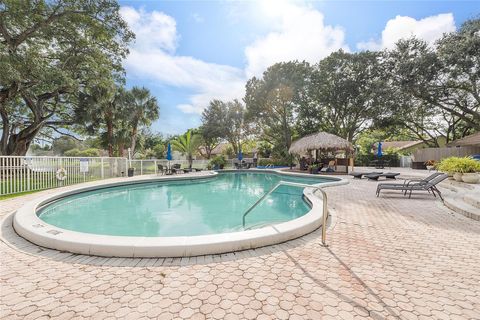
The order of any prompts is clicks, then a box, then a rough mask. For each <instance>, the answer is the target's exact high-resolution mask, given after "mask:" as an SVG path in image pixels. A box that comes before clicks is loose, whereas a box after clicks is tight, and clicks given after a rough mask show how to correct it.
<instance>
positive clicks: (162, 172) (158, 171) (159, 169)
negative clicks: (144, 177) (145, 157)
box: [157, 164, 167, 175]
mask: <svg viewBox="0 0 480 320" xmlns="http://www.w3.org/2000/svg"><path fill="white" fill-rule="evenodd" d="M166 172H167V168H164V167H163V165H161V164H157V173H158V174H161V175H164V174H165V173H166Z"/></svg>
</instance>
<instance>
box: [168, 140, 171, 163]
mask: <svg viewBox="0 0 480 320" xmlns="http://www.w3.org/2000/svg"><path fill="white" fill-rule="evenodd" d="M167 160H168V161H170V160H172V146H170V142H169V143H168V146H167Z"/></svg>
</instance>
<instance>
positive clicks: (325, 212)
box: [242, 181, 328, 246]
mask: <svg viewBox="0 0 480 320" xmlns="http://www.w3.org/2000/svg"><path fill="white" fill-rule="evenodd" d="M281 185H286V186H294V187H303V188H313V189H316V190H320V192H321V193H322V200H323V212H322V244H323V245H324V246H326V245H327V218H328V206H327V194H326V193H325V191H323V189H322V187H320V186H315V185H311V184H305V183H297V182H287V181H280V182H279V183H277V184H276V185H275V186H274V187H273V188H272V189H270V190H269V191H268V192H267V193H265V194H264V195H263V196H262V197H261V198H260V199H258V200H257V201H256V202H255V203H254V204H253V205H252V206H251V207H250V208H249V209H248V210H247V211H245V213H244V214H243V218H242V219H243V228H244V229H245V218H246V216H247V214H249V213H250V212H251V211H252V210H253V209H254V208H255V207H256V206H257V205H258V204H259V203H260V202H262V201H263V199H265V198H266V197H268V196H269V195H270V194H272V193H273V191H275V189H277V188H278V187H279V186H281Z"/></svg>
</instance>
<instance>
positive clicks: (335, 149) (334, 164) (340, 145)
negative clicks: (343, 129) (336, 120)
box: [288, 132, 353, 173]
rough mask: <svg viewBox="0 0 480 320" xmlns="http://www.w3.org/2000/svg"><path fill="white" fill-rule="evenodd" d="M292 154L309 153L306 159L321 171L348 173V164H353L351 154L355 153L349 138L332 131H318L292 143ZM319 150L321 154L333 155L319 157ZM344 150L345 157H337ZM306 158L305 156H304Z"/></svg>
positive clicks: (301, 164) (301, 166)
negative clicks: (313, 154) (313, 155)
mask: <svg viewBox="0 0 480 320" xmlns="http://www.w3.org/2000/svg"><path fill="white" fill-rule="evenodd" d="M288 151H289V153H290V154H295V155H298V156H305V155H307V156H308V157H309V159H306V161H307V163H308V165H312V164H315V165H316V166H313V167H316V168H318V170H319V171H321V172H322V171H326V172H329V173H332V170H333V172H337V173H348V166H349V165H350V164H352V165H353V159H350V158H349V155H350V154H352V153H353V146H352V144H351V143H350V142H348V141H347V140H345V139H343V138H340V137H339V136H336V135H334V134H331V133H327V132H318V133H313V134H310V135H308V136H305V137H303V138H300V139H298V140H296V141H294V142H293V143H292V145H291V146H290V149H289V150H288ZM319 151H320V153H321V154H330V155H331V156H327V157H325V156H324V157H323V159H318V154H319ZM312 152H315V160H313V159H312ZM339 152H342V153H343V154H344V157H341V158H340V157H337V154H338V153H339ZM302 159H304V158H302ZM302 159H301V160H300V169H303V170H305V168H306V167H305V166H304V164H303V163H302V161H303V160H302Z"/></svg>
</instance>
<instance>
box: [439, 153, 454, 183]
mask: <svg viewBox="0 0 480 320" xmlns="http://www.w3.org/2000/svg"><path fill="white" fill-rule="evenodd" d="M456 159H457V158H456V157H448V158H444V159H442V161H440V163H439V164H437V169H438V170H439V171H441V172H444V173H446V174H448V176H449V178H450V179H453V174H454V173H455V165H456V162H457V160H456Z"/></svg>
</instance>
